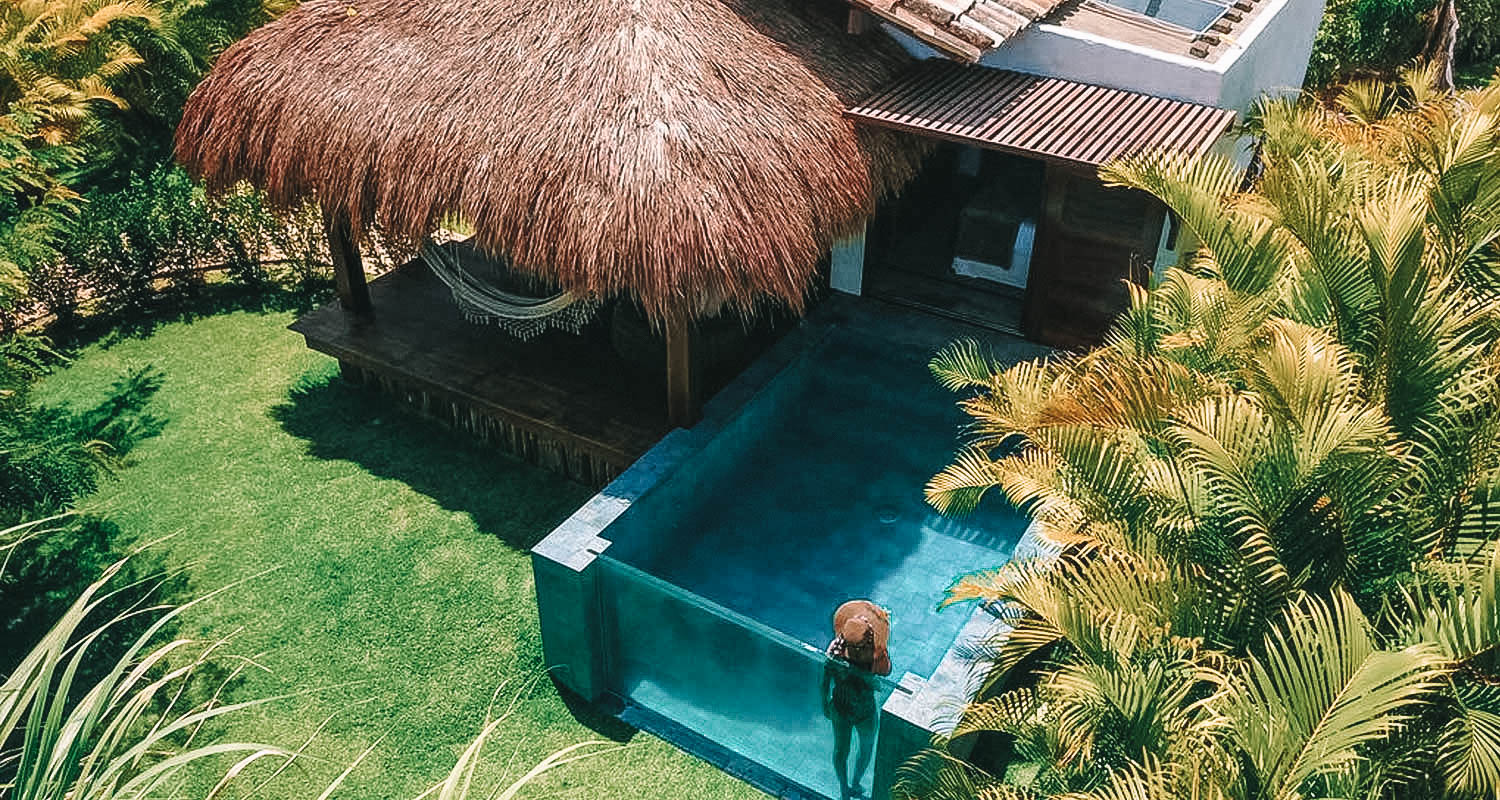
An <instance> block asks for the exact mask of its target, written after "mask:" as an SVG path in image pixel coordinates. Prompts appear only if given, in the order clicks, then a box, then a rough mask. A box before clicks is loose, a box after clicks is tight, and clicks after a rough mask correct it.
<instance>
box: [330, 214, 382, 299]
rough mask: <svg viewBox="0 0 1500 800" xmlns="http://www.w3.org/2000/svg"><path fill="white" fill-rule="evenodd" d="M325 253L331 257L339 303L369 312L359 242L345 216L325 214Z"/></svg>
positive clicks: (367, 287) (367, 291)
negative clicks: (326, 242)
mask: <svg viewBox="0 0 1500 800" xmlns="http://www.w3.org/2000/svg"><path fill="white" fill-rule="evenodd" d="M323 220H324V222H323V225H324V229H325V230H326V231H327V233H328V253H329V255H330V256H332V258H333V283H334V287H335V289H336V290H337V291H338V295H339V305H341V306H343V307H344V309H345V310H347V311H352V312H354V313H356V314H369V313H370V312H371V311H372V310H373V309H372V308H371V306H370V287H369V286H368V285H366V284H365V265H364V263H363V262H361V261H360V258H359V243H358V242H356V241H355V240H354V235H353V233H352V232H351V231H350V229H349V218H348V217H346V216H344V215H343V214H337V215H325V216H324V218H323Z"/></svg>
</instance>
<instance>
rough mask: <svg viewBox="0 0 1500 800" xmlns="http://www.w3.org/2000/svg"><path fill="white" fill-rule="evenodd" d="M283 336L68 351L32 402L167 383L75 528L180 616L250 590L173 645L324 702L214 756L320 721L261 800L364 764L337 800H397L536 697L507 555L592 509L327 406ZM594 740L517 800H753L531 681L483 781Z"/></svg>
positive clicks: (434, 436)
mask: <svg viewBox="0 0 1500 800" xmlns="http://www.w3.org/2000/svg"><path fill="white" fill-rule="evenodd" d="M290 321H291V315H290V314H289V313H287V312H246V311H239V312H232V313H223V314H219V315H215V316H209V317H205V318H201V319H196V320H192V321H187V322H174V323H170V324H166V325H162V326H160V327H158V328H156V329H155V330H154V331H152V332H151V333H149V334H148V335H145V336H143V337H140V338H124V339H121V340H118V341H114V342H112V343H110V344H109V345H108V346H103V345H96V346H93V347H91V348H88V349H86V350H85V351H83V352H82V353H81V354H80V355H79V357H78V358H77V359H76V360H75V361H74V363H73V364H72V365H70V366H69V367H68V368H66V369H65V370H63V371H61V372H59V373H58V374H56V375H53V376H51V377H49V378H48V379H47V380H46V381H45V382H44V383H43V385H42V386H41V387H40V390H39V393H38V396H39V399H41V400H43V401H46V402H51V403H62V402H67V403H72V404H76V405H80V406H82V405H87V404H89V403H90V402H92V401H96V400H97V399H98V398H100V397H102V396H103V395H104V393H105V392H106V390H107V388H108V386H109V384H110V382H111V381H113V380H114V379H115V378H116V377H117V376H118V375H119V374H120V373H121V372H123V371H125V370H127V369H130V368H135V367H140V366H144V365H147V364H151V365H154V366H155V367H157V368H159V369H161V370H162V371H163V372H164V373H165V383H164V386H163V388H162V389H161V391H160V392H159V393H158V394H157V396H156V398H155V399H154V401H153V403H154V405H153V409H152V410H153V411H154V412H155V413H157V414H159V415H160V416H162V417H164V418H165V426H164V428H163V429H162V431H161V433H160V435H158V436H156V437H154V438H152V439H149V440H147V441H145V442H143V443H142V444H141V445H140V446H139V447H137V448H136V449H135V450H134V451H133V452H132V453H131V454H130V457H129V462H128V464H127V465H126V466H125V467H124V468H123V469H121V470H120V471H119V472H118V473H117V475H116V476H115V478H114V479H112V480H110V481H108V482H107V483H106V485H105V486H104V487H103V488H102V489H101V490H100V491H99V492H98V493H97V495H95V496H94V497H92V498H90V499H89V500H88V501H87V502H86V503H85V507H86V508H88V509H89V510H93V511H98V512H100V513H103V514H106V515H107V516H108V517H109V518H110V519H111V520H113V521H114V522H115V523H116V524H117V525H118V528H119V534H118V535H117V538H118V541H116V542H114V543H113V545H114V547H115V548H116V549H121V550H123V549H124V548H125V547H127V546H129V544H130V543H131V542H145V541H150V540H155V539H159V538H161V537H170V538H168V539H166V541H164V542H161V543H158V544H156V545H154V546H153V547H151V548H150V549H149V550H148V551H147V554H146V555H147V557H148V558H152V559H156V560H157V561H159V563H160V565H161V566H162V567H165V568H167V569H182V570H184V580H182V581H180V583H181V584H182V586H181V587H180V588H178V589H176V590H174V591H177V592H178V593H179V594H180V597H179V598H178V599H187V598H190V597H194V596H197V595H201V594H203V593H206V592H208V591H211V590H213V589H216V588H218V587H221V586H225V585H228V584H230V583H232V582H234V581H240V580H244V579H247V578H248V579H249V580H248V582H247V583H245V584H244V585H242V586H239V587H238V588H235V589H234V590H232V591H230V592H228V593H226V594H225V595H223V596H221V597H219V598H215V599H214V600H213V601H211V602H209V603H207V604H204V605H202V606H199V607H194V608H192V609H190V610H189V611H188V613H186V614H185V615H184V617H183V621H182V632H183V633H188V634H194V635H201V636H205V637H219V636H224V635H226V634H231V633H232V634H233V642H234V645H233V649H234V651H235V652H236V653H239V654H241V655H243V656H246V657H251V658H253V659H254V662H255V664H257V665H258V667H257V668H255V669H252V670H249V671H248V672H247V673H246V675H245V677H243V678H242V679H239V680H237V681H236V682H235V683H234V684H233V685H232V688H231V690H230V695H231V696H230V699H232V700H233V699H248V698H253V697H264V696H269V695H276V694H282V693H286V692H290V691H296V690H298V689H302V688H307V687H328V688H326V689H325V690H323V691H319V692H316V693H313V694H309V695H303V696H300V697H297V698H294V699H291V700H287V701H282V702H278V703H275V704H272V705H269V706H264V707H260V708H256V709H254V710H252V712H251V713H248V714H245V715H243V716H240V717H238V718H236V719H235V720H234V721H232V722H230V723H227V724H226V725H225V726H224V730H222V731H221V732H220V734H221V735H222V736H225V737H229V738H232V739H235V740H253V741H261V742H266V743H269V744H277V745H285V746H291V747H295V746H297V745H298V744H300V743H301V742H302V741H303V740H305V739H307V738H308V737H311V736H313V735H314V733H315V731H316V729H317V728H318V727H319V725H320V724H321V723H323V722H324V721H325V720H327V721H328V722H327V725H326V726H325V727H323V729H322V731H321V732H319V733H317V735H316V738H315V739H314V743H313V745H312V746H311V748H310V753H311V754H312V755H314V756H316V758H314V759H308V760H306V761H305V762H303V763H302V765H301V766H300V767H298V768H294V769H293V770H292V771H291V772H290V773H288V774H287V775H284V776H282V778H280V779H278V783H277V784H276V787H275V788H274V789H272V790H270V791H268V793H267V794H266V795H264V796H270V797H276V798H289V799H290V798H307V800H312V798H315V797H316V796H317V794H318V791H319V790H320V789H321V787H322V786H323V785H325V784H326V783H327V782H328V781H329V780H330V779H331V778H333V777H334V776H335V775H336V774H337V773H338V772H339V771H340V770H341V769H342V768H343V766H344V765H346V764H348V763H349V762H351V761H353V760H354V759H355V758H356V757H357V756H358V755H359V753H360V752H361V751H362V750H364V749H365V748H366V747H368V746H369V745H371V744H374V743H376V742H377V741H379V744H378V746H377V747H376V748H375V750H374V752H373V753H372V755H371V756H370V757H369V758H368V759H366V761H365V762H364V763H363V764H362V765H361V766H360V767H359V768H358V769H357V770H356V771H355V772H354V774H353V775H352V776H351V777H350V778H349V780H348V781H347V782H346V783H345V788H344V790H342V791H341V792H340V793H339V794H338V795H337V796H339V797H347V798H413V797H416V796H417V795H418V794H420V793H421V792H422V791H424V790H425V789H427V788H428V787H429V786H431V785H432V784H433V783H435V782H436V781H438V780H440V779H441V778H442V777H443V775H444V773H445V772H446V771H447V770H448V769H449V768H450V767H451V765H452V764H453V762H454V760H455V759H456V758H457V757H458V756H459V754H460V752H461V751H462V749H463V747H464V746H465V745H466V744H467V743H468V742H469V740H470V739H471V738H472V737H473V736H474V735H475V734H477V733H478V732H479V730H480V728H481V727H482V725H483V722H484V719H485V716H486V712H487V710H489V708H490V706H491V702H492V699H493V698H494V695H495V692H496V689H497V687H499V686H501V684H502V683H504V682H506V681H509V682H510V683H509V685H510V686H516V685H519V684H521V683H525V682H528V681H529V680H531V679H534V678H536V677H537V676H539V675H540V674H541V668H542V661H541V642H540V637H539V635H538V632H537V621H536V606H535V601H534V596H533V593H532V583H531V571H530V565H529V560H528V557H527V553H526V550H527V548H528V547H529V546H530V545H531V544H532V543H534V542H535V541H536V540H537V539H538V538H539V537H540V536H542V535H544V534H545V533H546V532H547V531H548V530H550V529H551V527H552V526H553V525H555V524H556V523H557V522H558V521H560V520H561V519H562V518H564V517H565V516H566V515H567V514H568V513H569V512H570V511H571V510H572V509H573V508H575V507H576V506H577V505H578V504H579V503H580V502H582V501H583V500H584V499H585V497H587V495H588V492H587V491H586V490H585V489H583V488H581V487H579V486H576V485H574V484H570V483H568V482H566V481H564V480H562V479H560V478H557V477H554V476H552V475H550V474H548V473H544V472H541V471H539V470H536V469H534V468H531V467H529V466H526V465H523V464H521V463H519V462H517V461H513V460H511V459H509V458H507V457H504V456H502V455H499V454H498V453H496V452H494V451H491V450H486V449H482V448H479V447H475V446H472V445H470V444H468V443H467V442H464V441H463V440H462V439H461V438H460V437H458V436H456V435H453V434H449V433H447V432H446V431H443V430H442V429H440V428H437V427H436V426H434V425H432V424H430V423H427V422H425V421H421V420H417V419H414V418H411V417H409V416H407V415H405V414H402V413H400V412H398V411H396V410H395V409H394V407H393V406H392V405H391V404H390V402H389V401H387V400H385V399H384V398H381V397H378V396H375V395H372V394H370V393H367V392H365V391H362V390H358V389H355V388H351V387H348V386H346V385H344V384H342V383H341V382H340V381H339V380H338V379H337V368H336V365H335V364H334V362H333V361H332V360H330V359H327V358H325V357H323V356H320V355H318V354H315V353H312V352H310V351H308V350H306V349H305V347H304V346H303V344H302V341H301V338H300V337H298V336H297V335H295V334H292V333H290V332H288V331H286V330H285V326H286V325H287V324H288V323H289V322H290ZM267 570H272V571H270V572H266V571H267ZM262 573H264V574H262ZM254 576H258V577H254ZM601 736H602V737H605V738H612V739H615V740H617V741H628V742H630V744H631V746H630V747H628V748H626V749H624V750H621V751H616V752H612V753H609V754H606V755H602V756H599V757H596V758H592V759H588V760H585V761H582V762H580V763H578V764H575V765H570V766H569V767H566V768H564V769H562V770H558V771H556V772H555V773H553V774H552V775H550V776H548V777H547V778H546V779H544V780H543V781H542V782H540V783H538V784H536V785H534V786H533V787H531V788H530V789H529V790H528V791H527V792H526V793H525V796H532V797H539V796H548V797H552V796H558V795H562V796H587V797H590V798H624V797H630V798H654V797H661V798H673V800H679V799H680V798H726V800H727V799H731V798H739V797H756V796H761V795H759V794H758V793H757V792H755V791H754V790H753V789H751V788H750V787H748V786H746V785H745V784H743V783H740V782H738V781H736V780H734V779H732V778H730V777H728V776H727V775H724V774H723V773H721V772H719V771H718V770H716V769H714V768H712V767H710V766H708V765H706V764H704V763H702V762H699V761H697V760H695V759H692V758H690V757H688V756H686V755H684V754H682V753H680V752H679V751H677V750H675V749H674V748H672V747H671V746H669V745H667V744H665V743H663V742H661V741H659V740H657V739H654V738H652V737H650V736H648V735H646V734H643V733H637V732H635V731H633V730H631V729H629V728H628V727H626V726H624V725H622V724H621V723H619V722H617V721H615V720H613V719H609V718H600V717H598V716H597V715H594V714H592V713H591V712H590V711H589V710H588V709H585V708H580V707H578V706H577V704H576V703H572V702H568V701H565V700H564V699H563V698H562V697H560V696H559V694H558V692H557V690H556V689H555V688H554V686H553V684H552V683H551V682H550V681H547V680H545V679H543V680H542V681H541V682H540V683H539V684H538V685H537V686H536V688H535V689H534V690H533V691H532V692H531V693H530V694H529V695H528V696H527V697H526V698H525V699H524V700H522V701H521V703H520V705H519V707H518V708H517V709H516V712H515V714H514V715H513V716H512V717H511V718H510V720H509V721H507V722H506V723H505V724H504V725H503V726H502V728H501V729H500V730H499V731H497V732H496V734H495V737H494V738H493V739H492V741H493V743H494V745H493V748H492V749H491V750H490V752H491V753H493V754H494V763H493V765H492V767H493V768H492V769H491V770H490V771H489V777H490V779H491V780H495V781H498V780H500V779H501V778H502V777H509V778H515V777H517V776H519V775H520V774H521V773H522V772H524V771H525V770H526V768H528V767H529V766H530V765H531V764H532V763H534V762H536V761H537V760H539V759H541V758H542V757H543V756H545V755H546V754H547V753H549V752H551V751H553V750H556V749H558V748H560V747H563V746H566V745H569V744H572V743H575V742H579V741H582V740H584V739H589V738H599V737H601ZM507 767H508V768H507Z"/></svg>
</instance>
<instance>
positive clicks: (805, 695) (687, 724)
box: [599, 557, 900, 798]
mask: <svg viewBox="0 0 1500 800" xmlns="http://www.w3.org/2000/svg"><path fill="white" fill-rule="evenodd" d="M599 568H600V573H599V590H600V594H601V596H603V597H607V598H608V602H607V603H605V604H604V614H603V617H602V619H601V623H602V626H603V629H604V645H605V652H606V653H608V654H609V655H608V657H607V658H608V664H607V667H606V671H607V672H608V673H609V674H610V675H611V683H612V684H613V687H612V688H613V690H614V691H615V692H617V693H619V694H620V695H621V696H623V697H627V698H629V699H630V701H631V702H632V703H635V704H637V705H639V706H640V707H642V708H645V709H647V710H649V711H651V712H653V713H656V714H659V715H661V716H664V717H667V718H668V719H670V720H672V722H673V723H675V724H676V725H680V726H682V727H684V728H687V729H688V730H690V731H692V732H694V733H695V734H697V735H700V736H703V737H704V738H706V739H708V740H709V741H712V742H714V743H715V744H717V745H719V746H721V747H723V748H725V749H727V750H729V751H731V752H733V753H734V754H735V755H737V756H739V757H741V758H745V759H748V760H749V761H752V762H754V763H756V764H758V765H760V766H761V767H763V768H765V769H769V770H771V771H772V772H775V773H776V774H778V775H781V776H783V777H784V778H786V779H787V780H789V781H791V782H793V783H795V784H797V785H798V786H799V787H801V788H802V789H804V790H807V791H810V792H812V793H816V794H818V795H822V796H825V797H831V798H837V797H839V796H840V795H839V786H838V781H837V779H836V776H835V773H834V768H833V753H834V740H833V727H832V723H831V722H830V720H829V719H828V718H827V717H825V716H824V712H823V704H822V698H821V694H820V691H821V688H822V680H823V672H824V669H825V667H826V665H827V663H828V660H827V659H826V658H825V657H824V656H823V655H822V653H821V651H819V650H817V649H815V648H812V647H810V646H809V645H807V644H805V643H802V642H799V641H797V640H795V639H792V638H790V637H788V636H786V635H785V634H782V633H780V632H779V631H776V630H774V629H771V628H768V627H766V626H764V625H761V624H759V623H757V622H755V621H754V620H751V619H749V618H747V617H744V616H742V615H739V614H735V613H733V612H730V611H728V610H727V609H724V608H723V607H721V606H718V605H716V604H714V603H710V602H707V601H705V600H703V599H702V598H701V597H698V596H697V595H694V594H693V593H691V592H686V591H683V590H682V589H681V588H679V587H676V586H673V585H671V584H669V583H666V582H665V581H662V580H659V579H657V578H654V577H652V576H650V575H647V574H646V573H643V572H641V571H640V570H637V569H635V568H634V567H631V566H629V565H628V564H624V563H621V562H619V561H616V560H614V559H611V558H607V557H606V558H602V559H600V561H599ZM875 683H876V687H877V688H876V691H875V697H874V698H873V701H872V702H873V704H874V707H875V708H876V709H878V708H879V707H880V706H881V705H883V704H884V703H885V701H886V699H887V698H888V697H890V695H891V693H892V692H893V691H900V690H899V689H897V687H896V685H895V684H894V683H893V682H891V681H889V680H880V681H877V682H875ZM857 741H858V740H857V738H856V739H855V742H856V743H857ZM868 746H869V748H870V752H871V754H872V756H873V753H874V752H875V742H874V741H871V742H870V743H869V745H868ZM873 777H874V764H873V757H872V761H871V764H870V765H869V767H868V768H867V769H866V770H865V773H864V774H863V775H862V776H859V777H858V783H859V785H860V786H861V787H862V788H863V790H864V793H865V796H867V797H868V796H869V791H870V789H871V782H872V780H873Z"/></svg>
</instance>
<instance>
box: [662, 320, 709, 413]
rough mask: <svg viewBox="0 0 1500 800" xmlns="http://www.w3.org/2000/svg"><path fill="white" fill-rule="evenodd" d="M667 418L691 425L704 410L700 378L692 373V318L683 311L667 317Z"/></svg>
mask: <svg viewBox="0 0 1500 800" xmlns="http://www.w3.org/2000/svg"><path fill="white" fill-rule="evenodd" d="M666 328H667V330H666V334H667V422H668V424H670V425H672V426H673V427H676V428H687V427H691V426H692V425H693V424H695V423H696V422H697V421H698V417H699V415H700V413H701V411H702V409H701V408H699V403H698V381H697V376H696V375H694V374H693V342H692V328H693V322H692V319H691V318H689V317H688V315H687V314H686V313H684V312H676V313H673V314H672V315H671V316H669V317H667V324H666Z"/></svg>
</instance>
